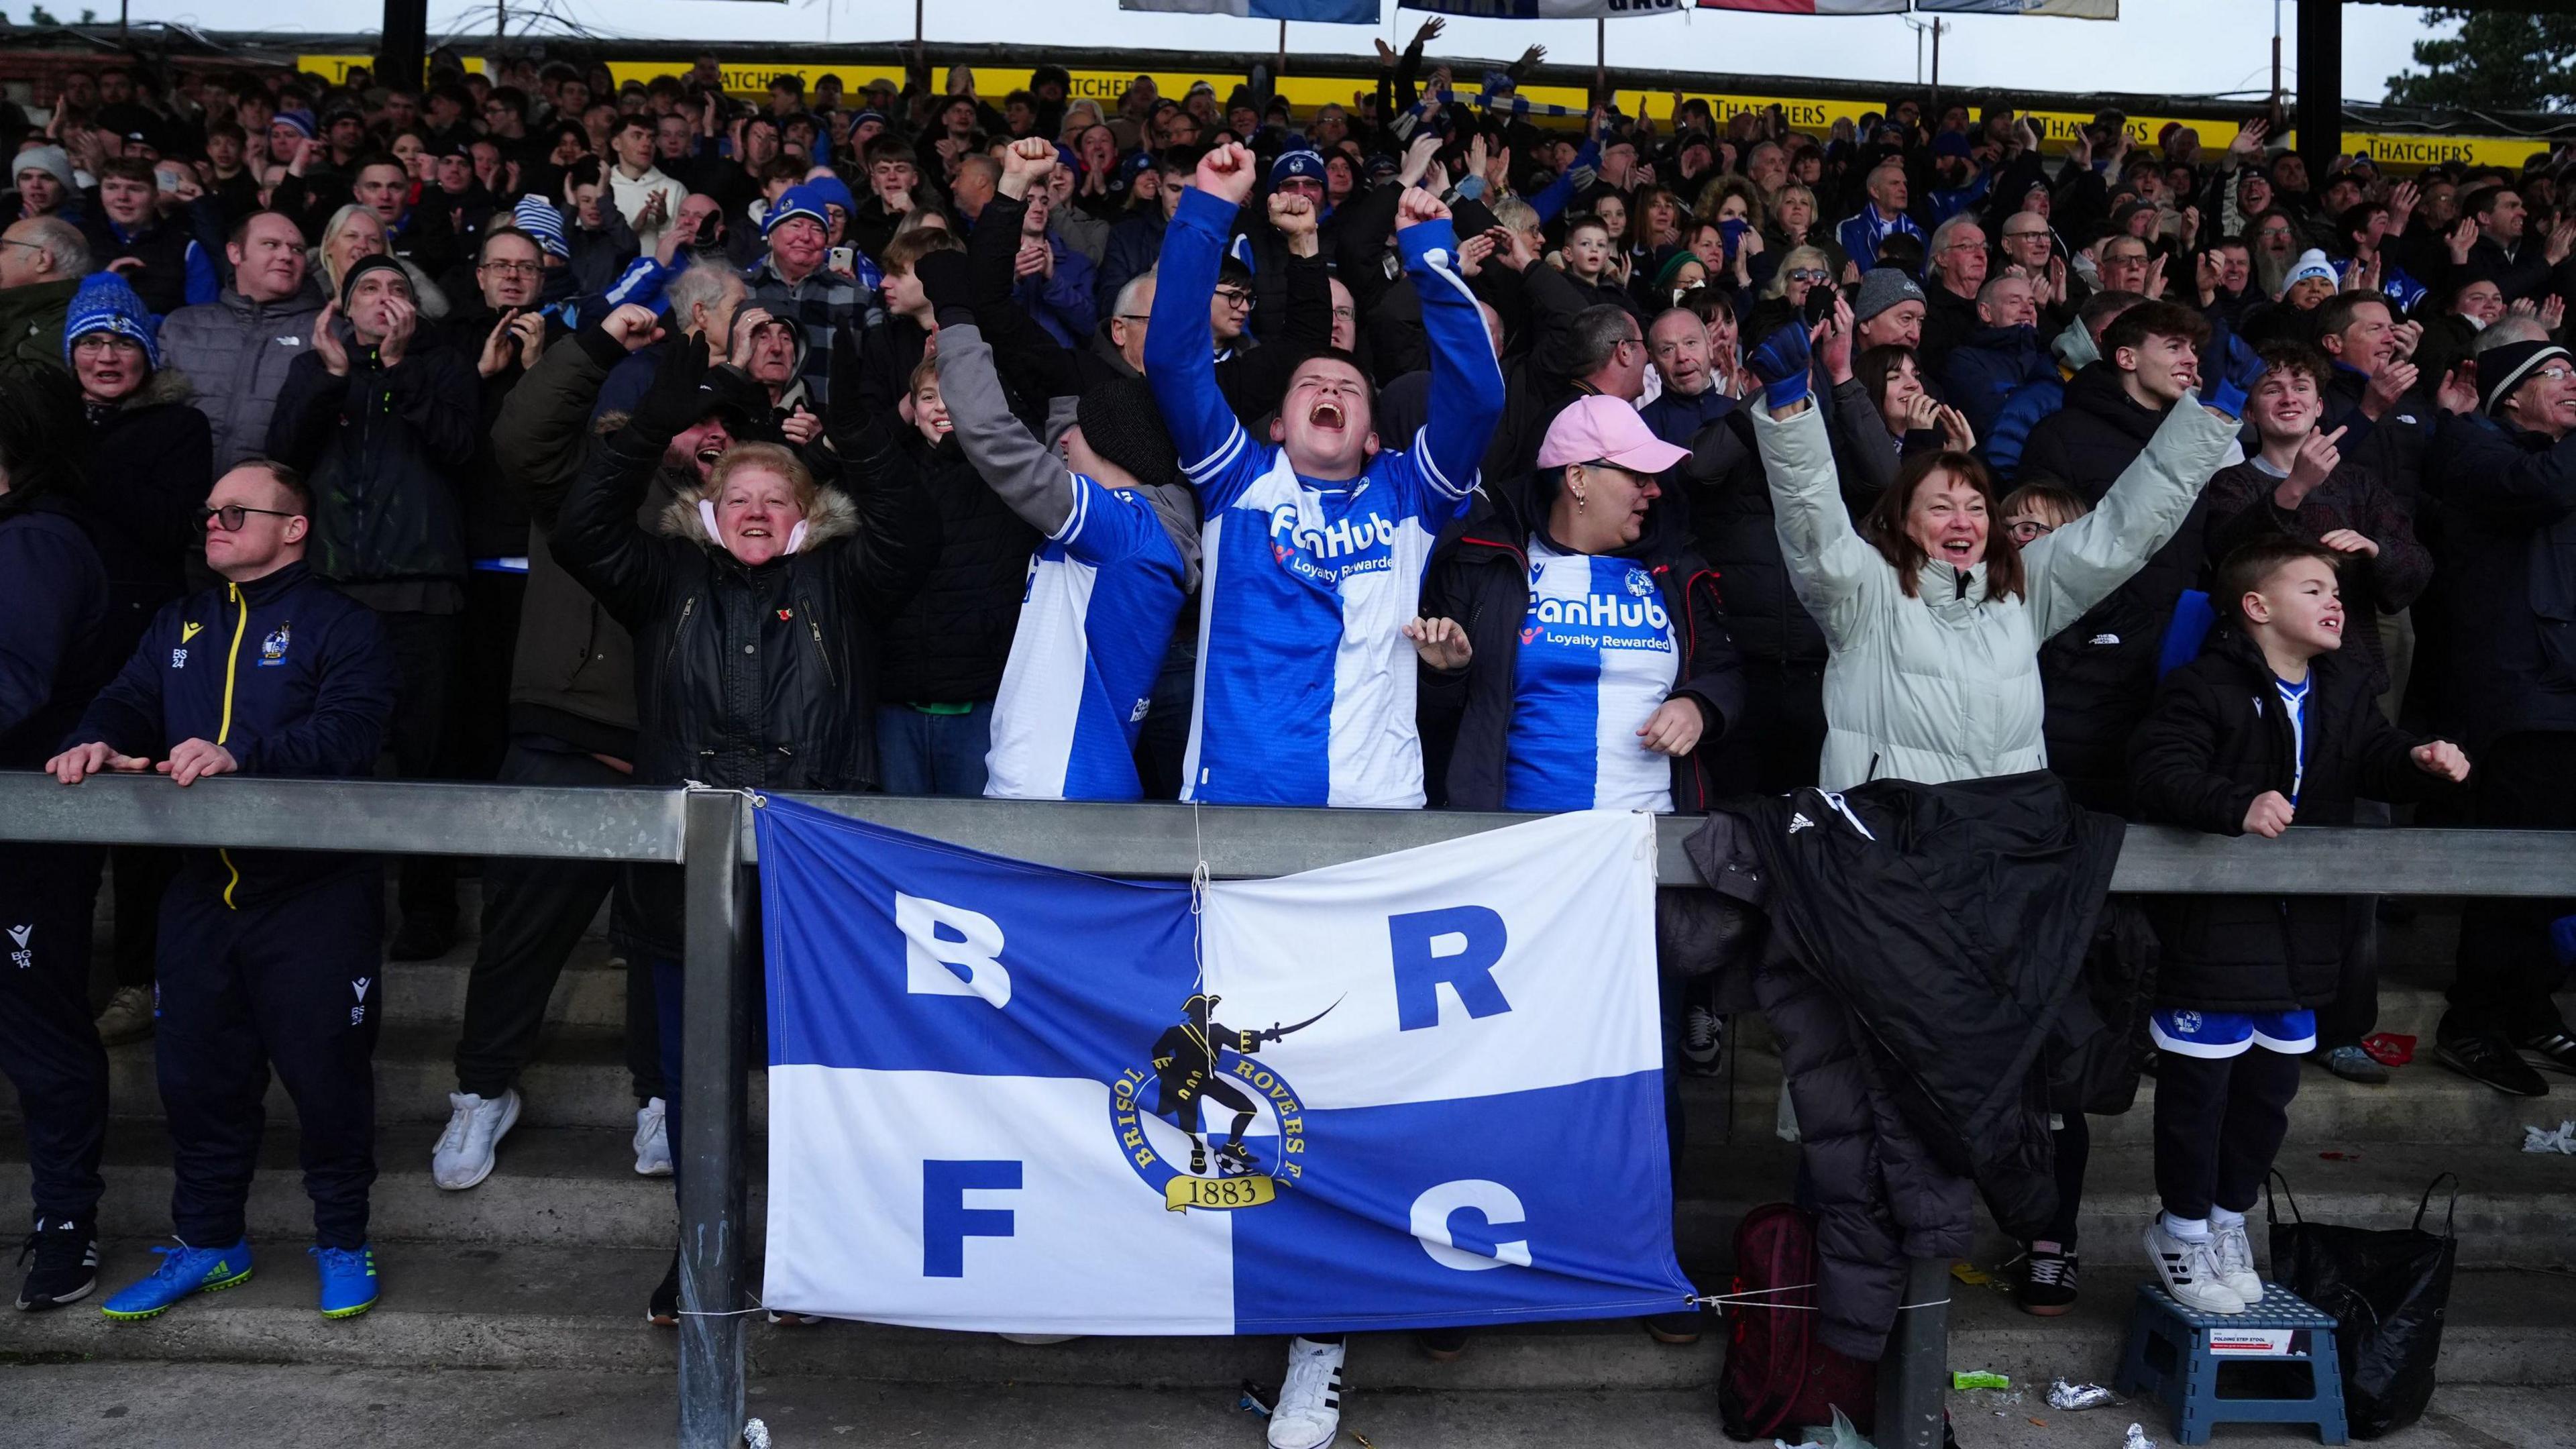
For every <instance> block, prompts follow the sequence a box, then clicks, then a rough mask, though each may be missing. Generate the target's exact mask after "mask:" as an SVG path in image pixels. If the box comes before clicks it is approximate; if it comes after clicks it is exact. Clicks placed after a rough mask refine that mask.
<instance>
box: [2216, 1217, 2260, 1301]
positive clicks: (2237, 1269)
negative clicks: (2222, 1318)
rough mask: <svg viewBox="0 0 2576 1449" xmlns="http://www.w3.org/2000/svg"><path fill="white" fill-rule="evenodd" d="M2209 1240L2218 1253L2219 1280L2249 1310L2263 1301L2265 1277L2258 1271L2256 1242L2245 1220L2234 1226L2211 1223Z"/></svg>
mask: <svg viewBox="0 0 2576 1449" xmlns="http://www.w3.org/2000/svg"><path fill="white" fill-rule="evenodd" d="M2209 1241H2210V1245H2211V1246H2212V1248H2214V1249H2215V1250H2216V1251H2215V1257H2216V1260H2217V1267H2218V1281H2219V1282H2221V1283H2224V1284H2226V1285H2227V1289H2228V1291H2229V1292H2231V1293H2234V1294H2235V1295H2236V1296H2237V1297H2239V1298H2242V1299H2244V1300H2245V1306H2246V1307H2248V1308H2251V1307H2253V1306H2254V1305H2255V1304H2257V1303H2260V1302H2262V1301H2263V1275H2262V1274H2260V1273H2257V1272H2255V1271H2254V1240H2253V1239H2252V1238H2250V1237H2247V1236H2246V1234H2245V1224H2244V1222H2243V1220H2241V1219H2240V1220H2238V1222H2237V1223H2236V1225H2235V1226H2234V1227H2220V1226H2219V1225H2218V1224H2217V1223H2214V1222H2213V1223H2211V1224H2210V1225H2209Z"/></svg>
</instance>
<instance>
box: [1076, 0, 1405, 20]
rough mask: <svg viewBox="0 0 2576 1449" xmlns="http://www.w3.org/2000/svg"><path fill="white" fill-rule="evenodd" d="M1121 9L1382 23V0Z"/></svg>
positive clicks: (1151, 4)
mask: <svg viewBox="0 0 2576 1449" xmlns="http://www.w3.org/2000/svg"><path fill="white" fill-rule="evenodd" d="M1118 8H1119V9H1121V10H1160V11H1168V12H1172V13H1175V14H1181V15H1232V16H1235V17H1237V18H1238V19H1243V20H1304V21H1308V22H1310V23H1314V24H1320V25H1375V24H1377V22H1378V0H1118Z"/></svg>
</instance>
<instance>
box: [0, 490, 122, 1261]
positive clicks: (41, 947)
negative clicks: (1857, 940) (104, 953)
mask: <svg viewBox="0 0 2576 1449" xmlns="http://www.w3.org/2000/svg"><path fill="white" fill-rule="evenodd" d="M107 610H108V596H107V573H106V570H105V569H104V568H103V567H101V565H100V563H99V558H98V551H97V549H96V548H94V547H93V546H92V545H91V543H90V540H89V534H88V531H87V530H86V529H85V528H83V527H82V525H81V523H80V521H79V518H78V516H77V515H76V514H75V513H74V512H73V511H72V510H71V509H70V508H69V507H68V506H67V505H64V504H62V503H61V502H59V501H58V500H56V499H54V498H52V497H51V496H50V495H47V494H42V493H32V494H21V495H19V496H17V497H14V498H13V497H11V496H10V495H8V494H0V769H9V770H32V769H35V768H37V767H38V766H41V765H42V764H44V762H45V761H46V759H48V758H49V757H51V756H52V755H53V753H54V747H55V744H56V743H57V742H58V741H59V740H60V739H61V738H62V732H63V729H64V727H65V726H67V725H69V724H70V723H71V722H72V721H73V720H75V719H77V718H79V717H80V711H81V707H82V706H83V705H85V704H87V703H88V702H89V699H90V696H91V695H93V694H95V693H96V692H97V690H98V686H99V682H100V681H101V679H103V678H104V677H105V673H106V670H108V669H110V668H113V667H114V665H115V661H114V660H111V659H103V658H101V657H100V656H99V648H100V646H99V640H100V638H101V637H102V634H103V631H104V629H105V625H106V619H107ZM97 858H98V852H97V849H96V847H64V846H59V845H0V1072H5V1073H6V1074H7V1076H8V1078H9V1080H10V1082H11V1083H13V1084H14V1085H15V1086H16V1087H17V1089H18V1105H19V1114H20V1116H21V1117H22V1118H23V1119H24V1121H25V1123H26V1129H27V1175H28V1179H29V1185H30V1188H31V1189H32V1191H31V1193H30V1195H31V1196H32V1197H33V1198H34V1199H35V1209H36V1222H37V1225H38V1226H40V1227H41V1226H45V1225H48V1224H65V1223H68V1224H72V1225H75V1226H90V1225H92V1224H93V1223H94V1221H95V1219H96V1216H97V1213H98V1200H99V1196H100V1194H101V1193H103V1192H104V1191H105V1190H106V1185H105V1183H104V1182H103V1181H102V1179H101V1178H100V1177H99V1172H98V1162H99V1153H100V1149H101V1148H102V1147H103V1146H104V1145H105V1144H106V1141H107V1055H106V1053H105V1052H103V1051H101V1050H100V1049H99V1045H98V1029H97V1027H96V1026H95V1025H94V1024H93V1022H92V1018H91V1014H90V1009H89V947H90V939H89V934H90V933H89V919H88V915H87V913H86V912H85V910H84V909H83V907H85V906H86V905H87V903H88V896H87V894H86V893H85V892H84V891H83V890H82V889H81V881H82V879H83V877H84V875H85V874H86V873H87V872H89V871H91V870H93V869H94V868H95V867H96V864H97Z"/></svg>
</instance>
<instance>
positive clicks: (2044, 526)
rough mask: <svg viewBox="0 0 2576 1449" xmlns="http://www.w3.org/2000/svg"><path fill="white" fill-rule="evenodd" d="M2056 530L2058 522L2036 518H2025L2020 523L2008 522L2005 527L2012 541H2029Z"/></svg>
mask: <svg viewBox="0 0 2576 1449" xmlns="http://www.w3.org/2000/svg"><path fill="white" fill-rule="evenodd" d="M2056 531H2057V525H2056V524H2054V523H2042V522H2040V521H2039V520H2038V519H2036V518H2025V519H2023V520H2021V521H2020V522H2018V523H2014V524H2008V525H2006V526H2005V528H2004V532H2006V533H2009V534H2011V535H2012V541H2013V542H2015V543H2028V542H2030V541H2031V540H2033V539H2035V538H2039V537H2041V536H2043V535H2045V534H2051V533H2055V532H2056Z"/></svg>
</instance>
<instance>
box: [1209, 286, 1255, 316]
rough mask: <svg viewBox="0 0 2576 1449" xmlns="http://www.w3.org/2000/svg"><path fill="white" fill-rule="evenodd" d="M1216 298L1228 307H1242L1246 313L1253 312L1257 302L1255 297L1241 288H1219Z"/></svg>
mask: <svg viewBox="0 0 2576 1449" xmlns="http://www.w3.org/2000/svg"><path fill="white" fill-rule="evenodd" d="M1216 297H1217V300H1218V301H1220V302H1223V303H1224V304H1226V305H1227V306H1229V307H1241V308H1242V309H1243V310H1245V311H1246V312H1249V311H1251V310H1252V308H1253V306H1254V302H1255V299H1254V297H1253V295H1252V294H1251V293H1250V292H1247V291H1245V290H1243V289H1242V288H1240V287H1219V288H1217V289H1216Z"/></svg>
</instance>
